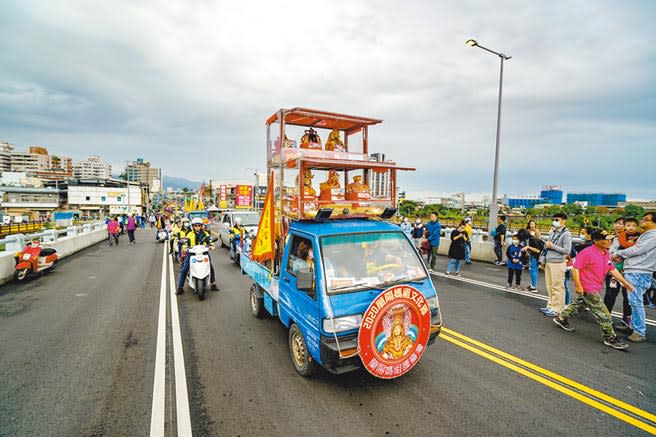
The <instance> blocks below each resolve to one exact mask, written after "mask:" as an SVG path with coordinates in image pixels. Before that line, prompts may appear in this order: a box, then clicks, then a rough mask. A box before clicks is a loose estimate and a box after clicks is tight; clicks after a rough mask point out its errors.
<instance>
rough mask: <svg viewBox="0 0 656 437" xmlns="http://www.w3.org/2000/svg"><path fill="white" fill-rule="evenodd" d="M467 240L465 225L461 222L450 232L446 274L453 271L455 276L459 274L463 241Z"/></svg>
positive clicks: (463, 253) (462, 257) (462, 256)
mask: <svg viewBox="0 0 656 437" xmlns="http://www.w3.org/2000/svg"><path fill="white" fill-rule="evenodd" d="M466 242H467V233H466V232H465V225H464V223H461V224H460V226H458V228H457V229H454V230H453V231H452V232H451V245H450V246H449V265H448V266H447V268H446V274H447V275H450V274H451V272H452V271H453V273H454V275H455V276H460V261H462V260H464V259H465V243H466Z"/></svg>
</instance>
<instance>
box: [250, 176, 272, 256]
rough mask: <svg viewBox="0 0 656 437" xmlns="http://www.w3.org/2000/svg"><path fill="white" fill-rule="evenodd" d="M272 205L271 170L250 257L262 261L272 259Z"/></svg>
mask: <svg viewBox="0 0 656 437" xmlns="http://www.w3.org/2000/svg"><path fill="white" fill-rule="evenodd" d="M274 224H275V220H274V205H273V172H272V173H271V176H269V189H268V191H267V195H266V199H265V200H264V210H263V211H262V215H260V223H259V225H258V227H257V235H256V236H255V242H254V243H253V248H252V255H251V259H252V260H253V261H258V262H264V261H266V260H269V259H273V255H274V250H275V245H274V238H275V235H274V231H273V226H274Z"/></svg>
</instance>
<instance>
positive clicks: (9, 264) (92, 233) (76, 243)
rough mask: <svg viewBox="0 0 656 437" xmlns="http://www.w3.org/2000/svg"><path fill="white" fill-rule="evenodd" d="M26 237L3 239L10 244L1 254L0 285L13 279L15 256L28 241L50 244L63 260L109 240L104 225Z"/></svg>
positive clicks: (89, 225) (14, 236)
mask: <svg viewBox="0 0 656 437" xmlns="http://www.w3.org/2000/svg"><path fill="white" fill-rule="evenodd" d="M58 233H64V234H65V236H62V237H58V236H57V234H58ZM25 237H26V236H24V235H22V234H18V235H10V236H9V237H7V238H5V239H3V240H5V241H9V242H8V243H5V244H6V246H7V249H6V250H5V251H4V252H0V284H4V283H5V282H8V281H10V280H11V279H13V276H14V267H15V265H16V261H15V259H16V258H15V257H14V255H15V254H16V252H18V250H21V249H22V248H23V247H24V246H25V241H26V240H27V241H29V240H30V239H32V238H40V239H42V241H45V242H48V247H52V248H53V249H56V250H57V254H58V255H59V259H62V258H66V257H67V256H69V255H72V254H74V253H76V252H79V251H80V250H82V249H86V248H87V247H89V246H93V245H94V244H96V243H99V242H101V241H104V240H107V229H106V228H105V225H104V224H96V225H91V224H86V225H84V226H82V227H81V229H78V228H76V227H74V226H71V227H69V228H67V229H64V230H62V231H54V230H50V231H44V232H41V233H38V234H33V235H27V237H28V238H27V239H26V238H25ZM10 247H11V248H10Z"/></svg>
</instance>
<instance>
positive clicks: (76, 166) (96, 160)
mask: <svg viewBox="0 0 656 437" xmlns="http://www.w3.org/2000/svg"><path fill="white" fill-rule="evenodd" d="M73 177H74V178H78V179H80V178H81V179H93V178H96V179H110V178H111V177H112V166H111V164H108V163H106V162H104V161H101V160H100V157H99V156H96V155H94V156H89V157H88V158H87V160H86V161H80V162H75V163H73Z"/></svg>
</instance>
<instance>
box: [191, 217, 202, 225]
mask: <svg viewBox="0 0 656 437" xmlns="http://www.w3.org/2000/svg"><path fill="white" fill-rule="evenodd" d="M202 224H203V219H201V218H200V217H194V219H193V220H192V221H191V226H193V225H202Z"/></svg>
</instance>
